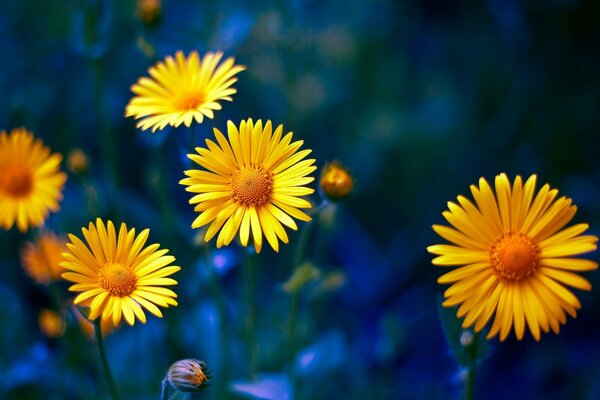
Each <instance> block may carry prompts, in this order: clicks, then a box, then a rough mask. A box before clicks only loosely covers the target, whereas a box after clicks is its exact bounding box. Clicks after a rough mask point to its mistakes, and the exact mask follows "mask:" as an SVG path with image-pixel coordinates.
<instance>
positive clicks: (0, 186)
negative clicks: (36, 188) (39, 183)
mask: <svg viewBox="0 0 600 400" xmlns="http://www.w3.org/2000/svg"><path fill="white" fill-rule="evenodd" d="M32 189H33V176H31V172H29V170H28V169H27V167H25V166H22V165H10V166H8V168H5V169H4V171H2V175H1V176H0V190H2V191H4V192H5V193H6V194H7V195H9V196H12V197H25V196H27V195H28V194H29V193H30V192H31V190H32Z"/></svg>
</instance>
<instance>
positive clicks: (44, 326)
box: [38, 309, 67, 338]
mask: <svg viewBox="0 0 600 400" xmlns="http://www.w3.org/2000/svg"><path fill="white" fill-rule="evenodd" d="M38 324H39V325H40V330H41V331H42V332H43V333H44V335H46V336H47V337H49V338H57V337H61V336H62V335H63V334H64V333H65V330H66V329H67V322H66V321H65V318H64V317H63V315H62V314H61V313H58V312H56V311H53V310H49V309H43V310H41V311H40V313H39V315H38Z"/></svg>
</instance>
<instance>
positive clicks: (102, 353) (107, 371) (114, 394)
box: [94, 318, 120, 400]
mask: <svg viewBox="0 0 600 400" xmlns="http://www.w3.org/2000/svg"><path fill="white" fill-rule="evenodd" d="M94 334H95V336H96V345H97V347H98V354H99V355H100V362H101V363H102V370H103V372H104V375H105V376H106V380H107V381H108V386H109V388H110V394H111V396H112V398H113V400H119V399H120V396H119V390H118V389H117V384H116V383H115V380H114V379H113V376H112V373H111V372H110V367H109V366H108V360H107V359H106V352H105V351H104V340H103V339H102V328H101V327H100V318H96V319H95V320H94Z"/></svg>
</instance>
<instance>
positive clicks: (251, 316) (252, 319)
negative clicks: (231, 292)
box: [245, 253, 258, 377]
mask: <svg viewBox="0 0 600 400" xmlns="http://www.w3.org/2000/svg"><path fill="white" fill-rule="evenodd" d="M245 280H246V296H247V302H248V315H247V318H246V328H247V338H248V348H249V350H250V355H249V357H250V359H249V362H248V364H249V366H250V377H254V375H255V374H256V365H257V358H258V344H257V343H256V304H255V298H254V260H253V255H252V254H250V253H248V256H247V257H246V279H245Z"/></svg>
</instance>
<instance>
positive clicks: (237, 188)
mask: <svg viewBox="0 0 600 400" xmlns="http://www.w3.org/2000/svg"><path fill="white" fill-rule="evenodd" d="M214 132H215V136H216V139H217V142H218V144H216V143H215V142H213V141H212V140H209V139H206V145H207V146H208V148H201V147H196V151H197V152H198V154H189V155H188V157H189V158H190V159H192V160H193V161H194V162H196V163H197V164H198V165H200V166H201V167H203V168H204V169H205V170H195V169H192V170H189V171H185V174H186V175H187V176H188V178H185V179H182V180H181V181H180V182H179V183H181V184H182V185H187V186H188V187H187V188H186V190H187V191H188V192H192V193H198V194H197V195H195V196H193V197H192V198H191V199H190V204H196V206H195V208H194V210H195V211H198V212H199V213H200V215H199V216H198V217H197V218H196V220H195V221H194V222H193V224H192V228H198V227H201V226H204V225H206V224H209V223H210V226H209V227H208V230H207V231H206V235H205V237H204V239H205V240H206V241H209V240H210V239H212V237H213V236H215V234H216V233H217V232H219V230H220V231H221V232H220V233H219V236H218V237H217V247H221V246H223V245H225V246H227V245H228V244H229V243H231V241H232V240H233V238H234V237H235V235H236V233H237V232H238V230H239V232H240V240H241V242H242V245H243V246H247V245H248V240H249V237H250V231H252V236H253V238H254V248H255V249H256V252H257V253H258V252H260V250H261V248H262V234H263V233H264V235H265V237H266V239H267V241H268V242H269V244H270V245H271V247H272V248H273V249H274V250H275V251H279V242H278V240H277V238H279V239H280V240H281V241H282V242H284V243H288V237H287V234H286V232H285V229H284V228H283V226H282V224H283V225H285V226H287V227H289V228H291V229H294V230H296V229H298V228H297V226H296V223H295V222H294V220H293V219H292V218H291V217H290V215H291V216H292V217H294V218H296V219H299V220H301V221H310V217H309V216H308V215H306V214H305V213H303V212H302V211H300V210H299V208H310V207H311V204H310V203H309V202H308V201H306V200H304V199H302V198H301V197H302V196H306V195H309V194H311V193H313V192H314V190H313V189H310V188H308V187H305V185H307V184H308V183H310V182H312V181H313V180H314V178H312V177H309V176H307V175H308V174H310V173H311V172H313V171H314V170H315V169H316V167H315V166H313V164H314V162H315V160H314V159H308V160H302V159H303V158H305V157H306V156H307V155H309V154H310V153H311V151H312V150H302V151H299V152H297V150H298V149H299V148H300V146H302V144H303V143H304V142H303V141H301V140H299V141H297V142H293V143H292V142H291V141H292V132H289V133H288V134H286V135H285V136H284V137H283V139H282V133H283V125H279V126H278V127H277V129H276V130H275V132H273V129H272V126H271V121H267V123H266V124H265V126H264V128H263V124H262V121H261V120H258V121H257V122H256V124H254V123H253V122H252V120H251V119H249V120H248V121H242V122H241V124H240V127H239V131H238V128H237V127H236V126H235V125H234V124H233V123H232V122H231V121H228V122H227V133H228V136H229V141H227V140H226V139H225V136H224V135H223V134H222V133H221V132H220V131H219V130H218V129H215V130H214Z"/></svg>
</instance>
